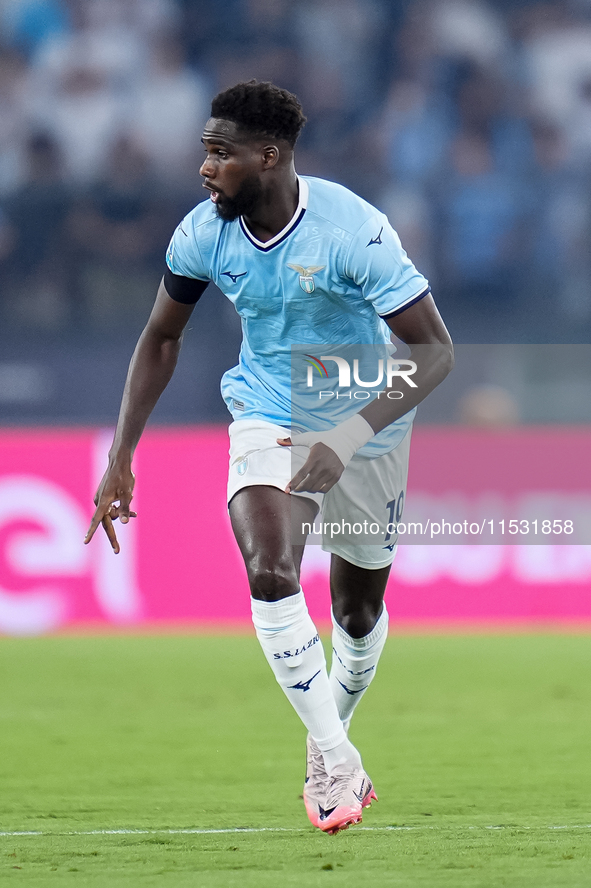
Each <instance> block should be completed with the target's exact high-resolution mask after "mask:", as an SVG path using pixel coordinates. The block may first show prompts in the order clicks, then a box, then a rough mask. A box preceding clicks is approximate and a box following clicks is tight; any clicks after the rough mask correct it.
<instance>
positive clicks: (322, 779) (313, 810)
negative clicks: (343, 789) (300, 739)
mask: <svg viewBox="0 0 591 888" xmlns="http://www.w3.org/2000/svg"><path fill="white" fill-rule="evenodd" d="M329 782H330V780H329V776H328V774H327V773H326V768H325V767H324V758H323V756H322V752H321V751H320V749H319V748H318V746H317V745H316V741H315V740H313V738H312V737H311V736H310V734H308V737H307V739H306V780H305V782H304V805H305V806H306V814H307V815H308V818H309V820H310V823H311V824H312V826H318V827H320V812H321V811H323V810H324V806H325V804H326V793H327V791H328V784H329Z"/></svg>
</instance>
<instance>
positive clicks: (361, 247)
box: [344, 213, 430, 318]
mask: <svg viewBox="0 0 591 888" xmlns="http://www.w3.org/2000/svg"><path fill="white" fill-rule="evenodd" d="M344 270H345V274H346V276H347V277H349V278H350V279H351V280H353V281H354V282H355V283H356V284H357V286H358V287H360V288H361V291H362V293H363V298H364V299H366V300H367V301H368V302H371V304H372V305H373V307H374V308H375V310H376V312H377V313H378V314H379V315H380V317H383V318H385V317H392V316H393V315H396V314H397V313H398V312H400V311H404V309H405V308H408V307H409V306H410V305H412V304H413V302H418V300H419V299H421V298H422V297H423V296H426V295H427V293H428V292H429V290H430V288H429V282H428V281H427V280H426V278H424V277H423V275H422V274H420V273H419V272H418V271H417V270H416V268H415V267H414V265H413V264H412V262H411V261H410V259H409V258H408V256H407V255H406V253H405V252H404V250H403V249H402V245H401V243H400V239H399V237H398V235H397V234H396V232H395V231H394V229H393V228H392V226H391V225H390V223H389V222H388V220H387V218H386V216H384V215H382V214H381V213H379V214H378V213H376V214H375V216H372V217H370V218H369V219H367V220H366V222H365V223H364V224H363V225H362V226H361V228H360V229H359V230H358V231H357V233H356V234H355V236H354V237H353V240H352V241H351V244H350V245H349V250H348V252H347V258H346V260H345V269H344Z"/></svg>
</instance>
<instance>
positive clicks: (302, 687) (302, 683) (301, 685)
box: [288, 669, 322, 694]
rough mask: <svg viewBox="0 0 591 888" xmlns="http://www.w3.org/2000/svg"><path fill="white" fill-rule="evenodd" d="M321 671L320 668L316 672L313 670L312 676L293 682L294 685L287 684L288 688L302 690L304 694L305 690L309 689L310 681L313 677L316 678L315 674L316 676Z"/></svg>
mask: <svg viewBox="0 0 591 888" xmlns="http://www.w3.org/2000/svg"><path fill="white" fill-rule="evenodd" d="M321 671H322V670H321V669H319V670H318V672H315V673H314V675H313V676H312V678H308V679H307V680H306V681H298V683H297V684H294V685H288V687H289V689H290V690H293V691H303V692H304V694H305V693H306V691H309V690H310V685H311V684H312V682H313V681H314V679H315V678H316V676H317V675H320V673H321Z"/></svg>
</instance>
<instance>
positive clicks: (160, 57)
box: [0, 0, 591, 352]
mask: <svg viewBox="0 0 591 888" xmlns="http://www.w3.org/2000/svg"><path fill="white" fill-rule="evenodd" d="M251 77H256V78H259V79H270V80H273V81H275V82H276V83H278V84H280V85H282V86H285V87H286V88H288V89H290V90H293V91H295V92H296V93H297V95H298V96H299V97H300V99H301V101H302V104H303V106H304V110H305V112H306V114H307V116H308V124H307V126H306V128H305V131H304V134H303V136H302V139H301V144H300V147H299V160H298V169H299V171H300V172H301V173H307V174H311V175H319V176H324V177H327V178H331V179H335V180H337V181H340V182H342V183H343V184H345V185H347V186H349V187H351V188H352V189H353V190H355V191H356V192H358V193H359V194H361V195H362V196H364V197H366V198H367V199H368V200H370V201H372V202H373V203H375V204H376V205H377V206H379V207H380V208H381V209H383V210H384V211H385V212H386V213H387V214H388V215H389V217H390V219H391V221H392V223H393V225H394V226H395V227H396V228H397V230H398V231H399V233H400V235H401V239H402V242H403V245H404V246H405V248H406V249H407V251H408V253H409V254H410V255H411V257H412V258H413V260H414V261H415V263H416V264H417V266H418V267H419V268H420V269H421V270H422V271H423V272H424V273H425V274H426V275H427V276H428V277H429V278H430V279H431V282H432V285H433V290H434V292H435V294H436V297H437V299H438V302H439V304H440V307H441V309H442V312H443V314H444V317H445V318H446V320H447V321H448V323H449V325H450V327H451V330H452V333H454V334H455V336H456V339H459V340H460V341H463V342H485V341H489V342H490V341H499V342H503V341H504V342H511V341H513V342H551V341H562V342H584V341H589V334H590V333H591V298H590V293H591V250H590V249H589V244H590V243H591V237H590V236H591V209H590V208H591V0H554V2H510V0H397V2H392V0H224V2H223V3H219V2H216V0H0V324H1V328H2V332H1V333H0V340H2V339H4V340H7V339H10V340H12V341H13V340H14V337H15V336H17V337H18V336H19V335H23V336H25V337H26V336H27V335H29V334H33V335H35V334H47V335H57V336H60V337H66V339H67V337H68V336H69V335H70V334H76V335H85V336H91V337H92V336H93V335H94V336H97V335H102V336H104V334H105V332H106V331H107V330H108V331H109V334H110V335H111V336H114V337H116V336H117V335H119V333H121V335H123V333H125V331H132V332H133V333H134V335H135V333H137V331H138V330H139V329H140V328H141V326H142V324H143V322H144V320H145V317H146V314H147V311H148V310H149V306H150V304H151V302H152V300H153V297H154V294H155V289H156V286H157V283H158V281H159V279H160V276H161V274H162V270H163V267H164V251H165V248H166V244H167V241H168V238H169V236H170V234H171V232H172V230H173V228H174V227H175V225H176V224H177V222H178V220H179V219H180V218H181V217H182V216H183V215H184V214H185V212H187V211H188V210H189V209H190V208H191V207H192V206H193V205H194V204H195V203H197V202H198V201H200V200H201V199H203V197H204V194H203V192H202V191H201V188H200V183H201V180H200V178H199V175H198V169H199V164H200V160H201V155H202V148H201V145H200V141H199V139H200V131H201V127H202V125H203V123H204V121H205V120H206V119H207V117H208V107H209V100H210V98H211V96H212V95H213V94H214V93H215V92H217V91H218V90H219V89H222V88H225V87H226V86H228V85H230V84H232V83H233V82H236V81H237V80H240V79H249V78H251ZM204 301H205V300H204ZM224 302H225V300H224ZM210 310H211V311H212V312H213V313H214V314H215V317H216V324H215V331H216V335H215V336H214V338H213V339H210V341H208V343H206V344H205V347H206V348H209V349H210V351H211V352H214V351H216V349H218V348H219V342H220V341H221V340H222V339H224V338H230V339H232V340H233V341H235V340H237V336H238V330H237V325H236V322H235V319H234V318H233V317H232V316H231V311H230V312H229V311H228V310H227V308H226V307H223V306H222V305H221V302H220V303H216V308H215V309H213V308H212V309H210ZM216 340H217V341H216Z"/></svg>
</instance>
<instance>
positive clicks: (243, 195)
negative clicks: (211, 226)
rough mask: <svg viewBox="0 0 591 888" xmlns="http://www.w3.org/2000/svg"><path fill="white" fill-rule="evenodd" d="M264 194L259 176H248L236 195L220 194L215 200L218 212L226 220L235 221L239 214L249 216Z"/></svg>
mask: <svg viewBox="0 0 591 888" xmlns="http://www.w3.org/2000/svg"><path fill="white" fill-rule="evenodd" d="M262 194H263V186H262V185H261V181H260V179H259V177H258V176H254V175H253V176H249V177H248V178H246V179H245V180H244V181H243V183H242V185H241V186H240V188H239V189H238V191H237V192H236V194H235V195H234V197H227V196H226V195H225V194H224V195H222V194H219V193H218V198H217V200H216V202H215V209H216V213H217V214H218V216H219V217H220V219H222V220H223V221H224V222H233V221H234V219H237V218H238V216H249V215H250V214H251V213H253V212H254V211H255V209H256V208H257V205H258V203H259V201H260V199H261V197H262Z"/></svg>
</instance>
